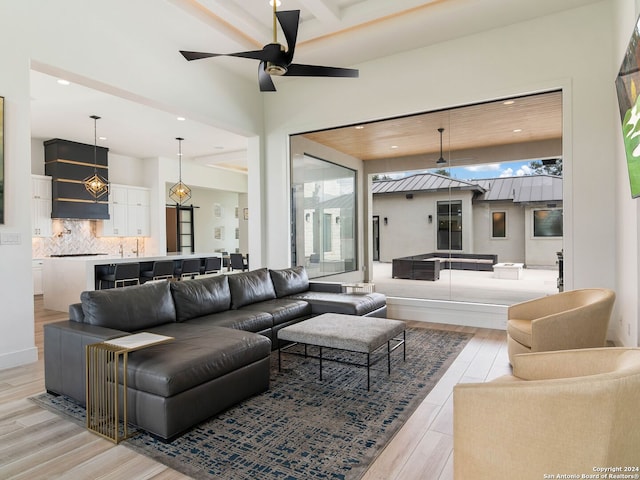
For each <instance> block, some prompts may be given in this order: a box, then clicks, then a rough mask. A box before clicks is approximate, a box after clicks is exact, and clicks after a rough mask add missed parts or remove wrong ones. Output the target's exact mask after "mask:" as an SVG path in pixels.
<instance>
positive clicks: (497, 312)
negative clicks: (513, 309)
mask: <svg viewBox="0 0 640 480" xmlns="http://www.w3.org/2000/svg"><path fill="white" fill-rule="evenodd" d="M508 308H509V307H508V306H507V305H494V304H485V303H466V302H454V301H445V300H429V299H423V298H403V297H387V318H395V319H397V320H413V321H418V322H434V323H445V324H448V325H462V326H466V327H480V328H493V329H496V330H506V329H507V309H508Z"/></svg>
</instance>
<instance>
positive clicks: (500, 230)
mask: <svg viewBox="0 0 640 480" xmlns="http://www.w3.org/2000/svg"><path fill="white" fill-rule="evenodd" d="M506 236H507V212H491V237H492V238H506Z"/></svg>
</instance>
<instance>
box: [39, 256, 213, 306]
mask: <svg viewBox="0 0 640 480" xmlns="http://www.w3.org/2000/svg"><path fill="white" fill-rule="evenodd" d="M216 256H217V257H221V256H222V254H221V253H219V252H214V253H186V254H185V253H166V254H164V255H145V256H140V257H136V256H135V255H134V256H132V257H121V256H120V255H86V256H71V257H46V258H43V259H42V264H43V290H44V292H43V301H44V308H47V309H50V310H57V311H61V312H66V311H68V309H69V305H71V304H73V303H78V302H79V301H80V294H81V293H82V292H83V291H85V290H95V282H96V280H95V279H96V273H95V272H96V269H95V267H96V266H99V265H116V264H118V263H129V262H153V261H156V260H182V259H185V258H207V257H216Z"/></svg>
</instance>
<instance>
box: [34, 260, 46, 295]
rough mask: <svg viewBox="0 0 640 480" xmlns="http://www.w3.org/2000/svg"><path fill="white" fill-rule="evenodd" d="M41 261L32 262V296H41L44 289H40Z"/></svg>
mask: <svg viewBox="0 0 640 480" xmlns="http://www.w3.org/2000/svg"><path fill="white" fill-rule="evenodd" d="M42 263H43V262H42V260H32V262H31V264H32V272H33V294H34V295H42V293H43V292H44V289H43V287H42Z"/></svg>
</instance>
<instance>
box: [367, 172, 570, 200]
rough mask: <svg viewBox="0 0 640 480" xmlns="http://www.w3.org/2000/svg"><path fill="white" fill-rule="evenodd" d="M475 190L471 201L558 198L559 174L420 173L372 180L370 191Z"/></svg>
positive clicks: (559, 194)
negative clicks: (462, 175) (474, 176)
mask: <svg viewBox="0 0 640 480" xmlns="http://www.w3.org/2000/svg"><path fill="white" fill-rule="evenodd" d="M449 188H452V189H456V190H475V191H477V192H478V193H479V194H480V195H479V196H478V197H477V198H476V199H475V201H496V200H511V201H512V202H514V203H526V202H550V201H562V177H557V176H554V175H525V176H522V177H501V178H488V179H478V180H468V181H464V180H457V179H455V178H449V177H445V176H444V175H438V174H435V173H420V174H417V175H411V176H409V177H405V178H400V179H397V180H378V181H375V182H373V184H372V187H371V190H372V193H373V194H374V195H376V194H383V193H399V192H419V191H429V190H430V191H437V190H447V189H449Z"/></svg>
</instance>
